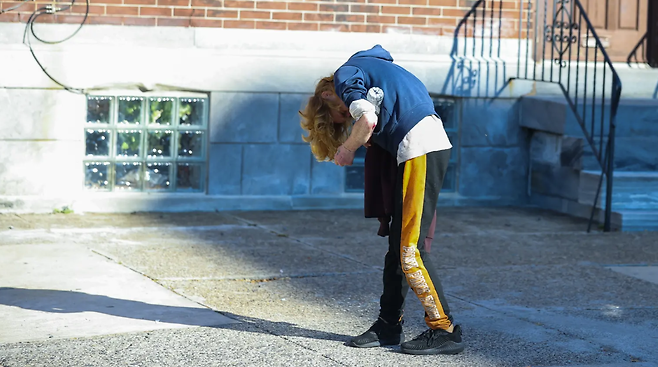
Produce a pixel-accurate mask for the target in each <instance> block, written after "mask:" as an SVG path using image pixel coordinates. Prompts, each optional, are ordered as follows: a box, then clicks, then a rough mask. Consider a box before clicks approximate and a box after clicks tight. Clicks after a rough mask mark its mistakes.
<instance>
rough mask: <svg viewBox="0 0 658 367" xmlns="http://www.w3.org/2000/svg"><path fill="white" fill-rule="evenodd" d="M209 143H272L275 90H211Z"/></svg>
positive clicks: (276, 112)
mask: <svg viewBox="0 0 658 367" xmlns="http://www.w3.org/2000/svg"><path fill="white" fill-rule="evenodd" d="M210 99H211V109H210V142H211V143H275V142H276V141H277V133H278V131H277V130H278V129H277V120H278V118H279V95H278V94H276V93H228V92H227V93H225V92H213V93H212V94H211V96H210Z"/></svg>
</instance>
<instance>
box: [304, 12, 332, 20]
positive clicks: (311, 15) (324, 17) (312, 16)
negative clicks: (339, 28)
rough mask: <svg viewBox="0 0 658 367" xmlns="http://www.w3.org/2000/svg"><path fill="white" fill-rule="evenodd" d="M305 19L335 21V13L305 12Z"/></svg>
mask: <svg viewBox="0 0 658 367" xmlns="http://www.w3.org/2000/svg"><path fill="white" fill-rule="evenodd" d="M304 20H305V21H314V22H333V21H334V15H333V14H326V13H325V14H321V13H320V14H318V13H305V14H304Z"/></svg>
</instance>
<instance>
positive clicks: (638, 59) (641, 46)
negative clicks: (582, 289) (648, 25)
mask: <svg viewBox="0 0 658 367" xmlns="http://www.w3.org/2000/svg"><path fill="white" fill-rule="evenodd" d="M648 35H649V33H648V32H647V33H645V34H644V36H642V38H641V39H640V42H638V43H637V45H635V47H633V51H631V53H630V54H628V58H627V59H626V63H627V64H628V65H632V64H648V63H649V59H647V39H648ZM638 55H639V56H638Z"/></svg>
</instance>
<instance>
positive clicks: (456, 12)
mask: <svg viewBox="0 0 658 367" xmlns="http://www.w3.org/2000/svg"><path fill="white" fill-rule="evenodd" d="M467 12H468V10H466V9H451V8H443V12H442V13H441V15H443V16H444V17H460V18H462V17H463V16H464V15H466V13H467Z"/></svg>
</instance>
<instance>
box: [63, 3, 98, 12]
mask: <svg viewBox="0 0 658 367" xmlns="http://www.w3.org/2000/svg"><path fill="white" fill-rule="evenodd" d="M86 11H87V6H86V5H73V7H71V13H75V14H84V13H85V12H86ZM60 14H61V13H60ZM89 14H105V7H104V6H102V5H91V6H89Z"/></svg>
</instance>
